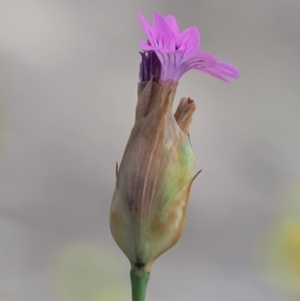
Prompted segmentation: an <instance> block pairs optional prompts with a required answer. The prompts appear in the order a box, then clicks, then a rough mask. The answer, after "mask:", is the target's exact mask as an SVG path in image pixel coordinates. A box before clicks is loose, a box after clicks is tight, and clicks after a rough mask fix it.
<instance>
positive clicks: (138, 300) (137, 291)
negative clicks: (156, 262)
mask: <svg viewBox="0 0 300 301" xmlns="http://www.w3.org/2000/svg"><path fill="white" fill-rule="evenodd" d="M149 278H150V273H149V272H146V271H145V269H144V268H138V267H134V268H133V269H131V271H130V279H131V292H132V301H145V298H146V289H147V284H148V281H149Z"/></svg>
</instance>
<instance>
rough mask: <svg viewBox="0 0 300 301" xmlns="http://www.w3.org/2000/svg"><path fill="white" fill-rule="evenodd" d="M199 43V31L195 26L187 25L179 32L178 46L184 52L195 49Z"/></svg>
mask: <svg viewBox="0 0 300 301" xmlns="http://www.w3.org/2000/svg"><path fill="white" fill-rule="evenodd" d="M199 45H200V33H199V31H198V28H197V27H195V26H194V27H189V28H187V29H186V30H184V31H183V32H182V33H181V37H180V48H179V49H182V50H183V49H184V51H185V54H189V53H191V52H192V51H194V50H197V49H198V47H199Z"/></svg>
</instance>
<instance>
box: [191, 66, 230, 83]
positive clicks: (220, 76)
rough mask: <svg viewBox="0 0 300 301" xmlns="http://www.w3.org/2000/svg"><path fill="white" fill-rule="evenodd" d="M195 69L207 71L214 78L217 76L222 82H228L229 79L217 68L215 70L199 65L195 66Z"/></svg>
mask: <svg viewBox="0 0 300 301" xmlns="http://www.w3.org/2000/svg"><path fill="white" fill-rule="evenodd" d="M195 69H197V70H200V71H202V72H205V73H208V74H209V75H212V76H214V77H216V78H218V79H220V80H222V81H224V82H227V83H229V80H228V79H227V77H226V76H224V75H222V74H220V73H219V72H218V71H217V70H215V69H213V68H212V69H211V68H201V67H199V68H195Z"/></svg>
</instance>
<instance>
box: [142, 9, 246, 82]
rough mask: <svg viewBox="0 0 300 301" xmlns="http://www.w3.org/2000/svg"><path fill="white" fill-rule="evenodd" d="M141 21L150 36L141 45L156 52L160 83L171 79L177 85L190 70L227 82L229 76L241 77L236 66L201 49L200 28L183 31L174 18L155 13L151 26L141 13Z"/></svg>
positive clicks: (149, 51)
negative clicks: (219, 59)
mask: <svg viewBox="0 0 300 301" xmlns="http://www.w3.org/2000/svg"><path fill="white" fill-rule="evenodd" d="M139 19H140V21H141V23H142V26H143V28H144V30H145V32H146V34H147V37H148V42H147V43H144V42H140V47H141V48H142V49H143V50H144V51H145V52H148V53H151V52H155V53H156V55H157V57H158V59H159V61H160V63H161V72H160V79H161V80H163V81H165V80H168V79H172V80H174V81H176V82H178V80H179V79H180V77H181V76H182V75H183V74H184V73H185V72H187V71H188V70H190V69H196V70H200V71H203V72H206V73H208V74H210V75H212V76H214V77H217V78H219V79H221V80H223V81H226V82H228V77H230V78H238V77H239V75H240V73H239V71H238V70H237V69H236V68H235V67H234V66H232V65H230V64H228V63H225V62H221V61H218V60H217V59H216V58H215V57H214V56H213V55H212V54H210V53H208V52H204V51H200V50H198V47H199V45H200V33H199V31H198V29H197V27H195V26H193V27H189V28H187V29H185V30H184V31H183V32H180V30H179V27H178V24H177V21H176V19H175V17H173V16H170V15H169V16H166V17H164V16H163V15H162V14H160V13H156V14H154V17H153V25H152V27H151V26H150V25H149V23H148V22H147V20H146V19H145V17H144V16H143V15H142V14H139ZM142 61H143V59H142Z"/></svg>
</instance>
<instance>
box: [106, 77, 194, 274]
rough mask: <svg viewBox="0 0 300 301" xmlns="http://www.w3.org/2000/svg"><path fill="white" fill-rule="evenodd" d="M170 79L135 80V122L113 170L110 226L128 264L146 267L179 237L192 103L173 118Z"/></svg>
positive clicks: (189, 174) (190, 170)
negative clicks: (157, 80) (136, 97)
mask: <svg viewBox="0 0 300 301" xmlns="http://www.w3.org/2000/svg"><path fill="white" fill-rule="evenodd" d="M175 91H176V84H175V83H174V82H164V83H161V82H160V83H155V82H153V81H152V80H151V81H149V82H147V83H140V84H139V92H138V103H137V108H136V121H135V125H134V127H133V129H132V132H131V135H130V138H129V141H128V143H127V146H126V149H125V152H124V156H123V159H122V162H121V165H120V169H119V170H118V171H117V183H116V189H115V193H114V197H113V202H112V208H111V230H112V234H113V236H114V238H115V240H116V242H117V243H118V244H119V246H120V248H121V249H122V250H123V251H124V253H125V254H126V255H127V257H128V258H129V260H130V262H131V263H132V265H144V266H146V269H147V268H148V269H150V267H151V264H152V262H153V260H154V259H155V258H157V257H158V256H159V255H160V254H162V253H163V252H165V251H166V250H167V249H169V248H170V247H172V246H173V245H174V244H175V243H176V242H177V240H178V239H179V237H180V235H181V233H182V230H183V227H184V223H185V217H186V210H187V203H188V198H189V193H190V188H191V184H192V181H193V178H194V164H195V157H194V154H193V151H192V148H191V144H190V141H189V137H188V130H189V125H190V122H191V118H192V114H193V112H194V110H195V105H194V102H193V101H192V100H190V99H186V98H183V99H182V100H181V102H180V104H179V106H178V109H177V111H176V113H175V116H174V115H173V113H172V110H171V106H172V102H173V99H174V94H175Z"/></svg>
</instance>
